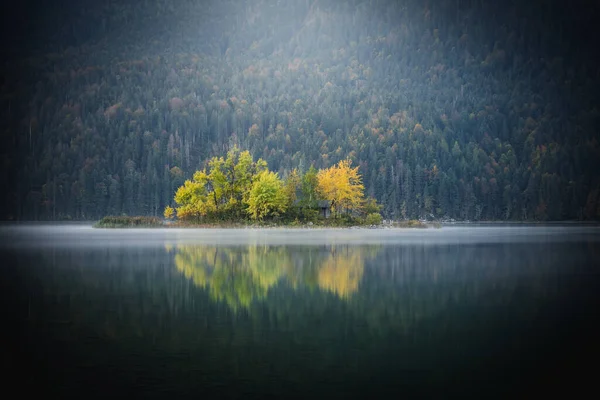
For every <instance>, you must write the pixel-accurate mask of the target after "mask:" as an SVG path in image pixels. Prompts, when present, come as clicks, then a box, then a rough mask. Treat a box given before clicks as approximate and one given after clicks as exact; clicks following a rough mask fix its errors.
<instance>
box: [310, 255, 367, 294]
mask: <svg viewBox="0 0 600 400" xmlns="http://www.w3.org/2000/svg"><path fill="white" fill-rule="evenodd" d="M366 256H368V254H365V251H364V248H363V247H346V248H343V249H341V250H339V249H335V248H334V249H333V251H332V252H331V254H330V255H329V257H328V258H327V259H326V260H325V261H324V262H323V264H322V265H321V267H320V268H319V275H318V282H319V287H321V288H322V289H323V290H327V291H329V292H332V293H335V294H336V295H338V296H339V297H341V298H344V299H347V298H349V297H350V295H351V294H352V293H354V292H356V291H357V290H358V284H359V283H360V280H361V279H362V276H363V272H364V266H365V258H366Z"/></svg>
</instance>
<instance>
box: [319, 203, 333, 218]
mask: <svg viewBox="0 0 600 400" xmlns="http://www.w3.org/2000/svg"><path fill="white" fill-rule="evenodd" d="M318 207H319V215H320V216H321V217H323V218H329V217H330V216H331V201H329V200H319V204H318Z"/></svg>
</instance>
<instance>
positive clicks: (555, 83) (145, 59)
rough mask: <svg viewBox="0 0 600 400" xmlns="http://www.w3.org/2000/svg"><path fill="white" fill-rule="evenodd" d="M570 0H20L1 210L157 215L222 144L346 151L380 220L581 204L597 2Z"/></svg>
mask: <svg viewBox="0 0 600 400" xmlns="http://www.w3.org/2000/svg"><path fill="white" fill-rule="evenodd" d="M581 3H582V4H580V2H578V1H574V2H571V3H569V4H568V5H567V4H565V3H560V2H556V1H547V2H518V1H484V0H480V1H475V0H431V1H421V0H406V1H390V0H366V1H359V0H348V1H335V0H324V1H320V0H290V1H275V0H248V1H244V0H228V1H192V0H177V1H173V0H146V1H82V2H76V3H74V4H70V5H69V7H63V8H60V7H55V8H53V11H52V13H51V14H48V13H46V14H43V13H44V12H45V11H37V12H35V13H32V15H31V16H30V18H25V21H26V22H27V23H24V24H22V26H21V28H20V30H19V31H18V32H13V34H14V37H15V38H16V39H15V41H14V42H11V43H7V47H6V51H5V52H4V54H3V57H2V64H1V65H0V88H1V89H0V132H2V137H3V140H2V143H3V144H2V146H1V147H0V157H1V159H2V164H3V166H2V173H1V175H0V187H1V188H2V191H3V193H2V196H1V197H0V202H1V203H0V217H1V218H2V219H9V220H92V219H99V218H101V217H102V216H104V215H107V214H110V215H146V216H162V214H163V210H164V209H165V207H167V206H175V201H174V196H175V192H176V190H177V188H179V187H180V186H182V185H183V183H184V181H185V180H188V179H192V176H193V174H194V172H196V171H198V170H202V169H204V168H205V167H206V166H207V162H208V160H210V159H211V158H212V157H214V156H221V155H223V154H226V153H227V152H228V151H229V150H230V149H231V148H233V147H234V146H236V147H237V148H239V149H242V150H248V151H249V152H250V154H251V155H252V157H253V158H254V159H259V158H262V159H263V160H265V161H266V162H267V163H268V165H269V168H270V169H271V170H272V171H274V172H276V173H278V176H279V177H281V179H286V178H287V177H288V175H289V174H290V173H291V171H293V170H294V169H297V170H298V171H300V172H306V171H308V170H309V169H310V167H311V166H313V167H314V168H316V169H326V168H329V167H331V166H334V165H336V164H337V163H339V161H342V160H346V159H349V160H351V161H352V163H353V165H354V166H358V167H359V170H358V171H359V173H360V174H361V176H362V182H363V184H364V189H365V196H366V197H373V198H376V199H377V201H378V203H380V204H381V205H382V206H383V209H382V212H381V213H382V214H383V216H384V217H385V218H393V219H410V218H435V219H440V218H454V219H459V220H541V221H544V220H590V219H599V218H600V174H599V173H598V171H600V143H599V137H598V136H599V135H598V133H599V131H600V109H599V107H598V105H599V104H600V103H599V102H598V93H600V92H599V89H600V88H599V82H600V80H599V79H600V69H599V68H598V65H597V64H596V63H595V62H594V61H593V57H594V47H593V44H590V43H593V42H594V38H595V37H596V36H597V33H596V32H595V31H593V30H587V29H586V27H587V26H590V23H589V22H590V21H589V20H586V19H585V18H586V16H588V18H593V15H596V14H595V13H594V12H593V11H594V10H592V9H591V8H586V7H590V6H589V5H588V4H587V3H585V2H581ZM23 7H25V8H26V6H23ZM557 16H560V18H557ZM582 18H583V19H582ZM17 22H18V21H17ZM3 30H4V31H6V30H7V28H6V27H4V28H3ZM4 37H5V38H6V37H7V33H6V32H5V34H4ZM21 39H22V40H21ZM5 41H6V39H5Z"/></svg>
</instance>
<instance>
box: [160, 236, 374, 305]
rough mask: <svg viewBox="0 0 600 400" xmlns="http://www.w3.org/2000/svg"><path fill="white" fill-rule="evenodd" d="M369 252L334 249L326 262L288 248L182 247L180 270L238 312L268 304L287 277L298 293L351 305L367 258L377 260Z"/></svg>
mask: <svg viewBox="0 0 600 400" xmlns="http://www.w3.org/2000/svg"><path fill="white" fill-rule="evenodd" d="M365 249H366V248H364V247H352V246H348V247H344V248H341V249H340V248H332V251H331V253H330V254H329V255H328V256H327V257H326V258H325V259H323V254H322V253H319V252H315V251H314V250H313V249H304V250H306V251H300V252H298V254H294V255H293V256H292V254H290V251H289V247H284V246H278V247H274V246H247V247H226V248H219V247H215V246H178V247H177V249H176V250H175V251H176V254H175V266H176V268H177V269H178V270H179V271H180V272H182V273H183V274H184V275H185V277H186V278H187V279H190V280H192V282H193V283H194V285H196V286H199V287H202V288H205V289H207V290H208V291H209V293H210V296H211V298H213V299H215V300H219V301H224V302H225V303H227V304H228V305H229V306H230V307H231V308H233V309H238V308H240V307H242V308H248V307H250V304H251V303H252V301H254V300H261V299H264V298H265V297H266V296H267V293H268V291H269V289H270V288H272V287H273V286H275V285H276V284H277V283H278V282H279V281H280V280H281V279H282V278H283V277H285V278H286V281H287V282H288V284H290V285H291V286H292V287H294V288H297V287H299V286H301V285H306V286H309V287H314V286H315V285H318V287H320V288H321V289H322V290H325V291H329V292H332V293H334V294H336V295H337V296H339V297H340V298H343V299H347V298H349V296H350V295H351V294H352V293H354V292H356V290H358V285H359V282H360V280H361V279H362V275H363V271H364V260H365V258H366V257H368V256H373V255H374V254H375V253H374V252H373V251H371V252H369V251H368V250H372V248H367V250H365ZM168 250H169V251H170V250H171V249H168Z"/></svg>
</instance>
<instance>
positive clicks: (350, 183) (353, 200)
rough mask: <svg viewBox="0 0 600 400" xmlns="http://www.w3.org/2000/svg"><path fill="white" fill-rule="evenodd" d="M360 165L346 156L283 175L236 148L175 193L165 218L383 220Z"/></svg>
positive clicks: (211, 163)
mask: <svg viewBox="0 0 600 400" xmlns="http://www.w3.org/2000/svg"><path fill="white" fill-rule="evenodd" d="M358 169H359V167H354V168H353V167H352V162H351V161H350V160H342V161H340V162H339V163H337V164H336V165H333V166H331V167H329V168H325V169H320V170H318V171H317V170H316V169H315V168H314V166H311V167H310V168H309V169H308V170H307V171H300V170H298V169H293V170H291V171H290V172H289V173H288V174H287V176H285V177H284V178H281V177H279V175H278V173H276V172H273V171H270V170H269V168H268V165H267V162H266V161H265V160H263V159H262V158H259V159H258V160H256V161H254V159H253V157H252V155H251V154H250V152H249V151H247V150H245V151H241V150H240V149H239V148H238V147H237V146H235V145H234V146H233V147H232V148H231V149H230V150H229V151H228V152H227V156H226V157H213V158H211V159H210V160H209V161H208V162H207V167H206V168H204V169H203V170H201V171H196V172H195V173H194V175H193V178H192V179H189V180H186V181H185V182H184V184H183V185H182V186H181V187H179V188H178V189H177V191H176V193H175V198H174V200H175V203H177V206H176V207H175V208H173V207H171V206H167V207H166V208H165V210H164V216H165V217H166V218H169V219H171V218H173V217H174V216H175V215H176V216H177V218H178V219H179V220H182V221H191V222H197V223H200V222H208V221H211V222H212V221H240V220H245V219H252V220H255V221H263V220H265V219H267V220H279V221H288V222H290V221H298V222H300V221H302V222H307V221H316V220H317V219H318V218H319V216H320V215H319V211H320V210H322V211H323V215H322V216H323V217H327V216H329V213H332V214H333V216H334V217H340V216H343V217H344V220H345V221H351V222H363V223H367V224H379V223H381V221H382V217H381V214H379V212H378V211H379V210H380V208H381V207H380V206H379V205H378V204H377V202H376V200H375V199H373V198H368V199H365V195H364V185H363V183H362V177H361V175H360V174H359V172H358Z"/></svg>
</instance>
